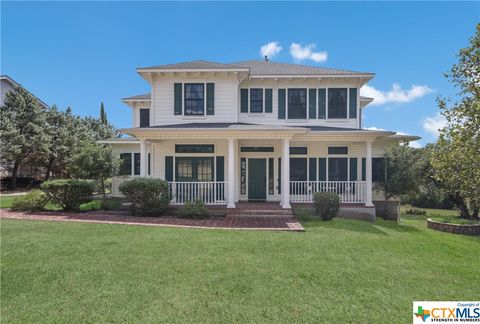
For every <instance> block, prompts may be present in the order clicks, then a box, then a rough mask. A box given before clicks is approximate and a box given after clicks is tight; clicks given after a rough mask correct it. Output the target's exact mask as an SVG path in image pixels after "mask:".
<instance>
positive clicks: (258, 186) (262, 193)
mask: <svg viewBox="0 0 480 324" xmlns="http://www.w3.org/2000/svg"><path fill="white" fill-rule="evenodd" d="M266 171H267V160H266V159H248V200H252V201H262V200H265V199H266V198H267V179H266V176H267V172H266Z"/></svg>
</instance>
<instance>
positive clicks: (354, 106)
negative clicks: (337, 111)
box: [349, 88, 357, 118]
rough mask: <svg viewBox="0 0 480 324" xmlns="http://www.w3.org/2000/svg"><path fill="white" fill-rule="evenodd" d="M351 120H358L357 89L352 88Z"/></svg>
mask: <svg viewBox="0 0 480 324" xmlns="http://www.w3.org/2000/svg"><path fill="white" fill-rule="evenodd" d="M349 100H350V113H349V117H350V118H357V88H350V99H349Z"/></svg>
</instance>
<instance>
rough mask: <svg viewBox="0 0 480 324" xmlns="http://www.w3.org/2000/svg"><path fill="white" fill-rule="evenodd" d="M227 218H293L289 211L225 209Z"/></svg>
mask: <svg viewBox="0 0 480 324" xmlns="http://www.w3.org/2000/svg"><path fill="white" fill-rule="evenodd" d="M227 216H230V217H293V212H292V210H291V209H277V210H265V209H258V210H255V209H243V210H242V209H238V208H235V209H227Z"/></svg>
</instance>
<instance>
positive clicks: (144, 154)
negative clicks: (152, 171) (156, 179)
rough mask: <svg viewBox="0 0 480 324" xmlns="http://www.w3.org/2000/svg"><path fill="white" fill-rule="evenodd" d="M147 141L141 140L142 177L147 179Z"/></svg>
mask: <svg viewBox="0 0 480 324" xmlns="http://www.w3.org/2000/svg"><path fill="white" fill-rule="evenodd" d="M146 161H147V141H146V140H145V139H140V176H142V177H145V176H146V175H147V167H146V163H145V162H146Z"/></svg>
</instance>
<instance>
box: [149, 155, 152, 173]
mask: <svg viewBox="0 0 480 324" xmlns="http://www.w3.org/2000/svg"><path fill="white" fill-rule="evenodd" d="M150 160H151V154H150V153H148V175H151V174H152V170H151V162H150Z"/></svg>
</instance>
